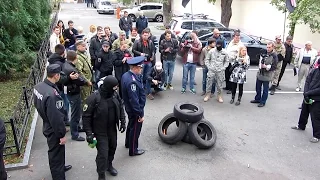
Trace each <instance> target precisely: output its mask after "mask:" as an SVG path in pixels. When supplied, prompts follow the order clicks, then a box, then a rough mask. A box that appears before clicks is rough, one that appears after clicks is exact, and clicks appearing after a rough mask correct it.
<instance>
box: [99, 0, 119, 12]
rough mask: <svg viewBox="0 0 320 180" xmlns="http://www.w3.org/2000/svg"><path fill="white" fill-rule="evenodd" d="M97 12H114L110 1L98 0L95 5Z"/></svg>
mask: <svg viewBox="0 0 320 180" xmlns="http://www.w3.org/2000/svg"><path fill="white" fill-rule="evenodd" d="M97 12H98V13H99V14H103V13H107V14H115V9H114V7H113V6H112V4H111V3H110V1H105V0H100V1H99V2H98V6H97Z"/></svg>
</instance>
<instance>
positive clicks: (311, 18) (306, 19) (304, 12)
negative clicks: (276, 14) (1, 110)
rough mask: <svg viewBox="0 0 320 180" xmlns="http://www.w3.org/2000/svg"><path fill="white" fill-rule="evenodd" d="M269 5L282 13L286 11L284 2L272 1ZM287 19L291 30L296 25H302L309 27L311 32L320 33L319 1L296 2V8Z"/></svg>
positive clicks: (279, 0)
mask: <svg viewBox="0 0 320 180" xmlns="http://www.w3.org/2000/svg"><path fill="white" fill-rule="evenodd" d="M271 4H272V5H274V6H276V7H277V9H278V10H280V11H282V12H285V11H286V4H285V0H272V1H271ZM288 19H289V20H290V25H291V26H290V28H291V30H294V26H295V25H296V24H299V23H303V24H308V25H309V27H310V30H311V32H313V33H315V32H318V33H320V1H319V0H297V7H296V9H295V10H294V12H293V13H290V14H289V16H288Z"/></svg>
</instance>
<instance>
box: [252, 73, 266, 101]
mask: <svg viewBox="0 0 320 180" xmlns="http://www.w3.org/2000/svg"><path fill="white" fill-rule="evenodd" d="M262 86H263V92H262V96H261V89H262V88H261V87H262ZM256 93H257V94H256V96H255V97H254V100H257V101H260V103H261V104H266V101H267V99H268V93H269V81H260V80H259V79H257V81H256Z"/></svg>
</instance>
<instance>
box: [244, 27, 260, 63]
mask: <svg viewBox="0 0 320 180" xmlns="http://www.w3.org/2000/svg"><path fill="white" fill-rule="evenodd" d="M240 40H241V42H242V43H243V44H244V45H245V46H246V47H247V52H248V55H249V57H250V61H251V63H252V64H257V63H258V62H259V58H260V50H261V46H260V44H259V43H258V42H257V41H256V40H255V39H253V38H252V37H250V36H248V35H247V34H244V33H240Z"/></svg>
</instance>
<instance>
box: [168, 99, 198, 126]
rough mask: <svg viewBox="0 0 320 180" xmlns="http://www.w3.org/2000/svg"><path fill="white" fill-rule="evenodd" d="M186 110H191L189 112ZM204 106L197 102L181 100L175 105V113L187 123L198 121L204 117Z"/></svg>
mask: <svg viewBox="0 0 320 180" xmlns="http://www.w3.org/2000/svg"><path fill="white" fill-rule="evenodd" d="M185 110H190V111H189V112H187V111H185ZM203 112H204V110H203V107H201V106H200V105H198V104H196V103H190V102H180V103H177V104H175V105H174V108H173V114H174V116H175V117H177V118H178V119H179V120H181V121H184V122H187V123H196V122H199V121H200V120H201V119H202V118H203Z"/></svg>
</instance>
